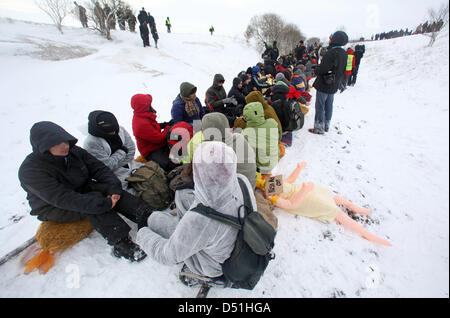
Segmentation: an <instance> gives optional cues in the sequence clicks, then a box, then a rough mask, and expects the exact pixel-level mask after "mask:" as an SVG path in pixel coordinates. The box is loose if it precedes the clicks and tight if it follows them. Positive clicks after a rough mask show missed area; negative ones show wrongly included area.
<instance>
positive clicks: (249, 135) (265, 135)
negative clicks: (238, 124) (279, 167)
mask: <svg viewBox="0 0 450 318" xmlns="http://www.w3.org/2000/svg"><path fill="white" fill-rule="evenodd" d="M244 119H245V121H246V122H247V128H245V129H244V130H243V132H242V134H243V135H244V137H245V139H246V140H247V141H248V143H249V144H250V146H252V147H253V149H254V150H255V153H256V166H257V168H258V169H259V170H260V172H261V173H269V172H270V171H271V170H272V169H273V168H274V167H275V166H276V164H277V163H278V159H279V158H278V152H279V148H278V124H277V122H276V121H275V120H274V119H272V118H269V119H265V118H264V109H263V106H262V105H261V103H259V102H253V103H249V104H247V106H245V107H244Z"/></svg>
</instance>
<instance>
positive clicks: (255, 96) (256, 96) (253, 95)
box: [245, 91, 269, 106]
mask: <svg viewBox="0 0 450 318" xmlns="http://www.w3.org/2000/svg"><path fill="white" fill-rule="evenodd" d="M245 101H246V102H247V104H248V103H253V102H259V103H260V104H261V105H263V106H264V105H266V106H267V105H269V104H268V103H267V101H266V100H265V99H264V96H263V94H262V93H261V92H260V91H253V92H250V93H249V94H248V95H247V96H246V97H245Z"/></svg>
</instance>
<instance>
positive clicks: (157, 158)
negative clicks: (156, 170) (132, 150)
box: [145, 146, 177, 172]
mask: <svg viewBox="0 0 450 318" xmlns="http://www.w3.org/2000/svg"><path fill="white" fill-rule="evenodd" d="M145 159H146V160H147V161H154V162H156V163H157V164H158V165H159V166H160V167H161V168H163V170H164V171H166V172H169V171H172V170H173V169H175V168H176V167H177V165H176V164H175V163H173V162H172V160H170V158H169V148H168V147H167V146H164V147H162V148H159V149H156V150H154V151H152V152H150V153H149V154H148V155H147V157H145Z"/></svg>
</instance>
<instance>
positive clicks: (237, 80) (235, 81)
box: [233, 76, 247, 88]
mask: <svg viewBox="0 0 450 318" xmlns="http://www.w3.org/2000/svg"><path fill="white" fill-rule="evenodd" d="M245 77H247V76H245ZM241 83H242V79H241V78H240V77H235V78H234V79H233V87H235V88H237V87H238V85H239V84H241Z"/></svg>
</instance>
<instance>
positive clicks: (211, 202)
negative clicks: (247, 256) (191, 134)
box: [137, 141, 256, 277]
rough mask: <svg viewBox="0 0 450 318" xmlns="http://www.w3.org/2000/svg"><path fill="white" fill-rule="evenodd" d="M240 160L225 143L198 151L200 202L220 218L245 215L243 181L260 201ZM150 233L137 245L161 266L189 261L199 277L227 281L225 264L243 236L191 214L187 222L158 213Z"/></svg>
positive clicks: (142, 235) (196, 172)
mask: <svg viewBox="0 0 450 318" xmlns="http://www.w3.org/2000/svg"><path fill="white" fill-rule="evenodd" d="M236 165H237V157H236V154H235V153H234V151H233V149H231V148H230V147H228V146H227V145H225V144H224V143H222V142H214V141H212V142H206V143H202V144H201V145H200V146H199V147H198V148H197V150H196V151H195V152H194V158H193V174H194V183H195V189H194V196H195V198H194V202H193V203H192V205H191V207H190V208H191V209H192V208H194V207H196V206H197V205H198V204H199V203H202V204H203V205H205V206H208V207H210V208H212V209H214V210H216V211H218V212H220V213H223V214H227V215H231V216H234V217H237V215H238V211H241V216H243V211H244V209H243V208H240V207H241V206H242V205H243V204H244V198H243V194H242V192H241V190H240V186H239V183H238V178H239V179H241V180H242V181H244V183H245V185H246V186H247V189H248V192H249V193H250V198H251V201H252V205H253V207H254V208H256V200H255V197H254V194H253V189H252V186H251V185H250V183H249V181H248V180H247V178H246V177H245V176H243V175H238V174H237V173H236ZM148 224H149V228H142V229H140V230H139V232H138V234H137V243H138V244H139V245H140V246H141V247H142V248H143V249H144V251H145V252H146V253H147V254H148V255H149V256H150V257H152V258H154V259H155V260H156V261H158V262H160V263H163V264H166V265H173V264H177V263H182V262H184V263H185V264H186V265H187V266H188V268H189V269H190V270H191V271H192V272H194V273H196V274H199V275H204V276H208V277H218V276H221V275H222V274H223V273H222V267H221V263H223V262H224V261H225V260H226V259H228V258H229V257H230V255H231V252H232V250H233V248H234V243H235V241H236V236H237V233H238V231H237V230H236V229H234V228H232V227H231V226H229V225H226V224H223V223H221V222H219V221H215V220H213V219H211V218H208V217H206V216H203V215H201V214H199V213H197V212H193V211H191V210H189V211H187V212H186V213H185V214H184V216H183V217H182V218H181V220H180V219H179V218H178V217H177V216H172V215H170V214H168V213H165V212H154V213H153V214H152V215H151V216H150V218H149V219H148Z"/></svg>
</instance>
